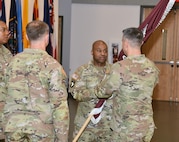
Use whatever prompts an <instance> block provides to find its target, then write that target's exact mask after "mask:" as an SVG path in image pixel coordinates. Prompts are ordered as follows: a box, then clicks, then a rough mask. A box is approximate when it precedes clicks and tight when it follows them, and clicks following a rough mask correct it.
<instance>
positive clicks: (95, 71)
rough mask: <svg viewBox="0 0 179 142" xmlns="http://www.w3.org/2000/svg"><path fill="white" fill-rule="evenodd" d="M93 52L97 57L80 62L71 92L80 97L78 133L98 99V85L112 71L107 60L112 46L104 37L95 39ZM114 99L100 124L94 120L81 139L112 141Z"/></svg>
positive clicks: (75, 125) (81, 141)
mask: <svg viewBox="0 0 179 142" xmlns="http://www.w3.org/2000/svg"><path fill="white" fill-rule="evenodd" d="M91 54H92V55H93V60H91V61H89V63H87V64H84V65H82V66H80V67H79V68H78V69H77V70H76V71H75V73H74V74H73V75H72V77H71V79H70V83H69V84H70V86H69V92H71V94H72V96H73V98H74V99H76V100H77V101H78V107H77V114H76V117H75V120H74V133H73V135H74V137H75V136H76V135H77V133H78V132H79V130H80V128H81V127H82V125H83V124H84V122H85V121H86V119H87V118H88V115H89V113H90V112H91V110H92V109H93V108H94V107H95V105H96V104H97V103H98V101H99V99H98V98H97V97H96V96H95V97H94V98H91V96H94V88H95V87H96V85H97V84H99V83H100V82H101V81H102V80H103V78H104V76H105V74H106V73H109V70H110V66H111V65H110V64H109V63H108V62H107V57H108V47H107V45H106V43H105V42H104V41H102V40H98V41H96V42H94V43H93V47H92V51H91ZM111 115H112V101H111V100H107V102H106V103H105V105H104V108H103V110H102V113H101V116H102V118H101V120H100V121H99V122H98V123H97V124H93V123H92V122H90V123H89V124H88V126H87V128H86V129H85V131H84V132H83V133H82V135H81V136H80V138H79V140H78V142H109V140H110V139H111V130H110V123H111Z"/></svg>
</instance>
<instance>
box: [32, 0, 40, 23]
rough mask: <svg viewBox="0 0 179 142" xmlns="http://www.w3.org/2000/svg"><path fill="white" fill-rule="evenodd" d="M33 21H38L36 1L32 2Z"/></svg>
mask: <svg viewBox="0 0 179 142" xmlns="http://www.w3.org/2000/svg"><path fill="white" fill-rule="evenodd" d="M33 20H39V6H38V0H35V1H34V9H33Z"/></svg>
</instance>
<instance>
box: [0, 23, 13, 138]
mask: <svg viewBox="0 0 179 142" xmlns="http://www.w3.org/2000/svg"><path fill="white" fill-rule="evenodd" d="M9 35H10V34H9V30H8V29H7V26H6V23H4V22H3V21H0V139H4V134H3V126H2V118H1V115H2V111H3V107H4V96H5V83H4V70H5V68H6V67H7V65H8V64H9V61H10V59H11V58H12V54H11V52H10V51H9V50H8V49H7V48H6V47H5V46H4V45H3V44H5V43H7V42H8V39H9Z"/></svg>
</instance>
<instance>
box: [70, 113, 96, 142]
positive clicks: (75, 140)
mask: <svg viewBox="0 0 179 142" xmlns="http://www.w3.org/2000/svg"><path fill="white" fill-rule="evenodd" d="M92 116H93V114H90V115H89V116H88V118H87V119H86V121H85V123H84V124H83V126H82V127H81V129H80V131H79V132H78V134H77V135H76V136H75V138H74V140H73V142H77V140H78V139H79V137H80V136H81V134H82V133H83V131H84V129H85V128H86V127H87V125H88V123H89V122H90V120H91V118H92Z"/></svg>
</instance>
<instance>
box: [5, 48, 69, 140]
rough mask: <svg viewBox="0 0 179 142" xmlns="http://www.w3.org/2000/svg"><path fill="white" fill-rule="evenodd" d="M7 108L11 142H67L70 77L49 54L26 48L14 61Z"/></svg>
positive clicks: (8, 79)
mask: <svg viewBox="0 0 179 142" xmlns="http://www.w3.org/2000/svg"><path fill="white" fill-rule="evenodd" d="M6 85H7V87H8V90H7V91H8V92H7V97H6V104H5V107H4V118H3V120H4V123H5V134H6V138H7V141H12V140H13V141H18V142H20V141H23V142H24V141H27V140H26V139H27V137H28V138H29V137H30V138H33V139H35V141H37V142H40V141H46V142H67V141H68V130H69V109H68V104H67V90H66V74H65V72H64V70H63V68H62V66H61V65H60V64H59V63H58V62H57V61H56V60H55V59H53V58H52V57H51V56H50V55H48V54H47V52H46V51H43V50H39V49H25V50H24V52H22V53H19V54H17V55H16V56H15V57H14V58H12V61H11V62H10V64H9V66H8V68H7V72H6Z"/></svg>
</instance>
